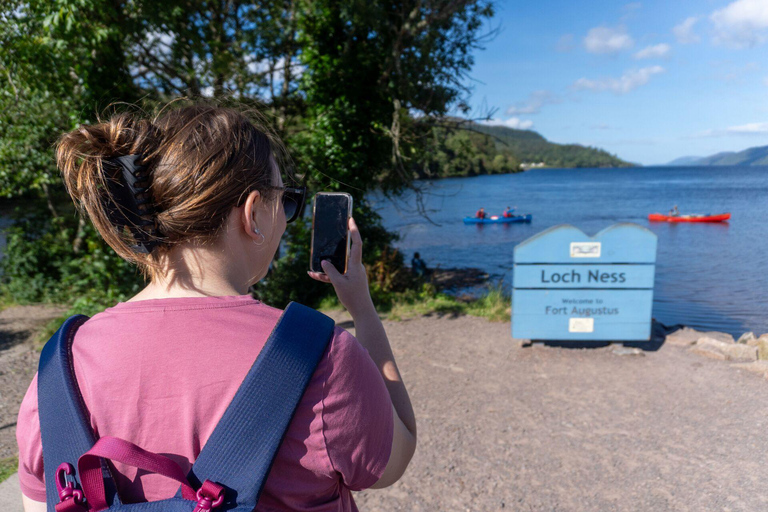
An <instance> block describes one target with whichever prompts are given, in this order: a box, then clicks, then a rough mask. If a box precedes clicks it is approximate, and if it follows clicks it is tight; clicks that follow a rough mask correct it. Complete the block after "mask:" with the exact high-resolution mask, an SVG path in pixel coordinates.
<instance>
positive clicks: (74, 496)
mask: <svg viewBox="0 0 768 512" xmlns="http://www.w3.org/2000/svg"><path fill="white" fill-rule="evenodd" d="M74 474H75V467H74V466H73V465H72V464H70V463H69V462H62V463H61V464H60V465H59V467H58V468H57V469H56V490H57V491H58V493H59V503H58V504H56V506H55V509H56V512H69V511H77V510H85V509H86V506H85V503H84V501H85V500H84V498H83V491H81V490H80V489H77V488H75V478H74V476H73V475H74ZM67 476H71V477H72V478H67Z"/></svg>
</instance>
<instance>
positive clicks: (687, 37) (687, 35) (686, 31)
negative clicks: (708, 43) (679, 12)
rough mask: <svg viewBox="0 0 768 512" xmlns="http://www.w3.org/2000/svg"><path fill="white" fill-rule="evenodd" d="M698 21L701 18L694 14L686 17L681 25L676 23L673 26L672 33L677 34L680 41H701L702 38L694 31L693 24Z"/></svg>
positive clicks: (688, 42)
mask: <svg viewBox="0 0 768 512" xmlns="http://www.w3.org/2000/svg"><path fill="white" fill-rule="evenodd" d="M697 21H699V18H697V17H696V16H692V17H690V18H686V19H685V21H683V22H682V23H680V24H679V25H675V26H674V28H672V33H673V34H675V37H676V38H677V42H678V43H680V44H691V43H698V42H699V41H701V38H700V37H699V36H697V35H696V34H694V33H693V26H694V25H695V24H696V22H697Z"/></svg>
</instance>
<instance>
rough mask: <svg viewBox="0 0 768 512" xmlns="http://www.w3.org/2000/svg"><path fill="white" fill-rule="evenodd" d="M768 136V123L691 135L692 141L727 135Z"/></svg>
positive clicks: (744, 125)
mask: <svg viewBox="0 0 768 512" xmlns="http://www.w3.org/2000/svg"><path fill="white" fill-rule="evenodd" d="M765 134H768V123H747V124H742V125H738V126H729V127H727V128H725V129H723V128H720V129H716V130H704V131H703V132H699V133H696V134H693V135H691V136H690V137H687V138H691V139H702V138H708V137H723V136H725V135H760V136H764V135H765Z"/></svg>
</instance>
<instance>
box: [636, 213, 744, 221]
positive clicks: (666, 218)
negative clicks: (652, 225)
mask: <svg viewBox="0 0 768 512" xmlns="http://www.w3.org/2000/svg"><path fill="white" fill-rule="evenodd" d="M730 218H731V214H730V213H720V214H718V215H662V214H661V213H652V214H650V215H649V216H648V220H650V221H655V222H725V221H727V220H728V219H730Z"/></svg>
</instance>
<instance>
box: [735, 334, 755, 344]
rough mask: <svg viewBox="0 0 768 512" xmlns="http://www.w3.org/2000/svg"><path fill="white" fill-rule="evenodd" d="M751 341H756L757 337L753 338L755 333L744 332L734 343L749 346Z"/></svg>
mask: <svg viewBox="0 0 768 512" xmlns="http://www.w3.org/2000/svg"><path fill="white" fill-rule="evenodd" d="M751 341H757V336H755V333H753V332H751V331H750V332H745V333H744V334H742V335H741V336H739V339H738V340H737V341H736V343H743V344H745V345H751V343H750V342H751Z"/></svg>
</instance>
